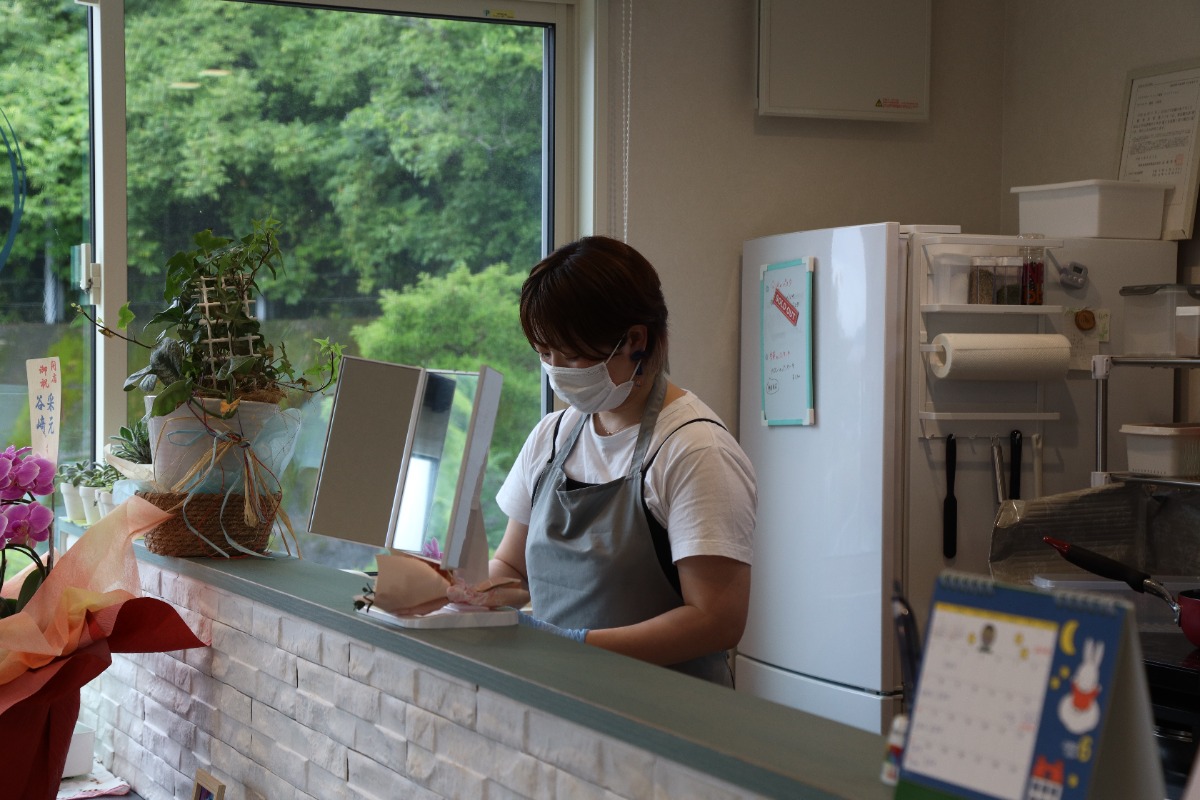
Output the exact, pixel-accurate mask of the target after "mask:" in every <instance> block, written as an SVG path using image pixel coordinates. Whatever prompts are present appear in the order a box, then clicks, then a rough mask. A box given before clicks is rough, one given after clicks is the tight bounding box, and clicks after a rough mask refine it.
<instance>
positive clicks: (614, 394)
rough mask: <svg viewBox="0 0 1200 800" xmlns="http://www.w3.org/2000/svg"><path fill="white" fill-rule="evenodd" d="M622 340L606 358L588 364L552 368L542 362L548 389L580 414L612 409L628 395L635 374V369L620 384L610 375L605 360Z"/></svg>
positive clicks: (618, 345) (607, 359) (614, 350)
mask: <svg viewBox="0 0 1200 800" xmlns="http://www.w3.org/2000/svg"><path fill="white" fill-rule="evenodd" d="M622 343H623V342H621V343H618V344H617V346H616V347H615V348H614V349H613V351H612V353H610V354H609V356H608V358H606V359H604V360H603V361H601V362H600V363H599V364H593V365H592V366H590V367H552V366H550V365H549V364H547V363H546V362H545V361H543V362H542V369H544V370H545V371H546V377H548V378H549V379H550V388H552V389H553V390H554V393H555V394H556V395H558V396H559V397H560V398H562V401H563V402H564V403H567V404H568V405H570V406H571V407H572V408H574V409H575V410H577V411H579V412H580V413H583V414H595V413H597V412H600V411H612V410H613V409H614V408H616V407H617V406H619V405H621V403H624V402H625V400H626V398H628V397H629V393H630V392H632V391H633V379H634V375H636V374H637V370H636V369H635V370H634V375H630V376H629V380H627V381H625V382H624V383H622V384H621V385H619V386H618V385H617V384H615V383H613V381H612V378H611V377H609V374H608V362H609V361H611V360H612V357H613V356H614V355H616V353H617V350H619V349H620V348H621V344H622Z"/></svg>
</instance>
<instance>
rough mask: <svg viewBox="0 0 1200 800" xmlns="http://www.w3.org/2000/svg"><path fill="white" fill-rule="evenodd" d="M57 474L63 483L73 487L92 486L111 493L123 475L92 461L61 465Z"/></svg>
mask: <svg viewBox="0 0 1200 800" xmlns="http://www.w3.org/2000/svg"><path fill="white" fill-rule="evenodd" d="M57 474H58V477H59V479H60V482H62V483H69V484H71V485H72V486H91V487H95V488H97V489H108V490H109V491H112V487H113V484H114V483H116V482H117V481H119V480H121V473H120V472H118V471H117V470H116V468H115V467H112V466H110V465H108V464H99V463H97V462H95V461H90V460H84V461H75V462H72V463H68V464H60V465H59V467H58V473H57Z"/></svg>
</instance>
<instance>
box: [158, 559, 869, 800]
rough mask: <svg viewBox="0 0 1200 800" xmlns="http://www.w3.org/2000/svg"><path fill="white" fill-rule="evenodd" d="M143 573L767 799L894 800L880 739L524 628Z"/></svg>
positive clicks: (314, 585) (270, 573) (252, 567)
mask: <svg viewBox="0 0 1200 800" xmlns="http://www.w3.org/2000/svg"><path fill="white" fill-rule="evenodd" d="M136 549H137V554H138V558H139V559H141V560H142V561H144V562H146V563H148V564H154V565H156V566H158V567H161V568H163V569H166V570H169V571H174V572H177V573H179V574H182V575H185V576H187V577H189V578H193V579H196V580H200V581H203V582H205V583H208V584H211V585H213V586H215V587H217V588H219V589H223V590H225V591H229V592H233V593H236V594H240V595H244V596H245V597H247V598H250V599H252V600H255V601H257V602H260V603H263V604H265V605H268V606H271V607H273V608H277V609H279V610H281V611H285V612H288V613H290V614H294V615H296V616H300V617H303V618H304V619H307V620H310V621H312V622H314V623H315V624H318V625H321V626H324V627H328V628H331V629H334V630H337V631H339V632H340V633H343V634H345V635H347V636H350V637H353V638H356V639H359V640H361V641H363V642H366V643H368V644H371V645H373V646H375V647H379V648H382V649H386V650H389V651H391V652H394V653H396V654H397V655H399V656H401V657H403V658H406V659H410V660H412V661H416V662H418V663H421V664H424V665H426V666H428V667H430V668H432V669H436V670H440V671H442V672H445V673H447V674H449V675H452V676H454V677H456V678H459V679H461V680H465V681H469V682H471V683H475V684H477V685H479V686H480V687H483V688H485V689H488V690H490V691H493V692H496V693H498V694H501V695H504V696H507V697H509V698H512V699H513V700H515V701H518V702H521V703H524V704H526V705H529V706H530V707H532V708H535V709H538V710H540V711H543V712H546V713H549V714H553V715H555V716H558V717H560V718H562V719H565V720H568V721H570V722H573V723H575V724H578V725H582V726H585V727H587V728H590V729H592V730H595V731H597V732H599V733H602V734H605V735H607V736H611V737H613V738H615V739H618V740H620V741H622V742H625V743H627V744H629V745H632V746H634V747H638V748H642V749H644V750H647V751H649V752H651V753H654V754H656V755H658V756H661V757H663V758H667V759H669V760H672V761H675V762H677V763H679V764H682V765H684V766H686V767H689V768H691V769H694V770H697V771H699V772H703V773H705V774H708V775H712V776H714V777H716V778H718V779H720V780H723V781H727V782H729V783H731V784H734V785H736V786H739V787H742V788H745V789H747V790H749V791H752V792H756V793H758V794H761V795H765V796H768V797H780V798H784V797H786V798H797V799H801V798H814V799H815V798H854V799H855V800H873V798H879V800H884V798H890V797H891V796H892V790H891V789H890V788H889V787H886V786H884V785H882V784H881V783H880V781H879V770H880V764H881V762H882V758H883V754H884V750H885V746H886V744H885V739H884V737H882V736H876V735H874V734H870V733H867V732H865V731H861V730H858V729H856V728H851V727H848V726H845V725H841V724H839V723H836V722H831V721H829V720H825V719H822V718H820V717H815V716H812V715H809V714H805V713H803V712H800V711H796V710H795V709H791V708H786V707H784V706H780V705H777V704H775V703H770V702H767V701H765V700H762V699H759V698H757V697H752V696H750V695H747V694H744V693H739V692H735V691H732V690H729V689H725V688H723V687H719V686H715V685H711V684H708V683H705V682H704V681H700V680H697V679H694V678H690V677H687V676H683V675H680V674H678V673H675V672H672V671H670V670H667V669H663V668H660V667H655V666H653V665H650V664H645V663H642V662H640V661H636V660H634V659H631V658H626V657H624V656H619V655H616V654H614V653H609V652H607V651H604V650H600V649H598V648H595V647H588V646H587V645H581V644H577V643H575V642H571V641H568V640H566V639H563V638H560V637H557V636H553V635H550V634H547V633H542V632H540V631H535V630H531V629H528V628H525V627H519V626H512V627H503V628H460V629H445V630H407V629H406V630H400V629H397V628H395V627H392V626H389V625H387V624H385V623H381V622H376V621H372V620H371V619H369V618H367V617H364V616H363V615H361V614H359V613H357V612H355V611H354V607H353V597H354V595H356V594H358V593H360V592H361V590H362V588H363V578H362V577H361V576H358V575H354V574H351V573H347V572H342V571H340V570H336V569H333V568H331V567H326V566H322V565H320V564H315V563H312V562H309V561H304V560H299V559H294V558H286V557H281V558H273V559H256V558H247V559H237V560H225V559H181V558H173V557H169V556H159V555H155V554H152V553H150V552H148V551H147V550H146V549H145V548H144V547H142V546H141V545H139V546H138V547H137V548H136Z"/></svg>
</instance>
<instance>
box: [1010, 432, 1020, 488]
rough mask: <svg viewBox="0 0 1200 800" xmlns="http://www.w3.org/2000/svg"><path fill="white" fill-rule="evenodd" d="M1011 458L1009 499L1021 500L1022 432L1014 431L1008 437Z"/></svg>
mask: <svg viewBox="0 0 1200 800" xmlns="http://www.w3.org/2000/svg"><path fill="white" fill-rule="evenodd" d="M1008 441H1009V450H1010V452H1009V458H1010V459H1011V460H1010V462H1009V465H1008V499H1009V500H1020V499H1021V432H1020V431H1013V432H1012V433H1010V434H1009V435H1008Z"/></svg>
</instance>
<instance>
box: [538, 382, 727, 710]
mask: <svg viewBox="0 0 1200 800" xmlns="http://www.w3.org/2000/svg"><path fill="white" fill-rule="evenodd" d="M666 391H667V381H666V379H665V377H663V376H662V375H661V374H660V375H659V376H658V378H657V379H656V380H655V383H654V388H653V389H652V390H651V392H650V398H649V399H648V401H647V403H646V410H645V411H644V412H643V414H642V421H641V427H640V428H639V430H638V438H637V444H636V446H635V447H634V452H633V459H632V461H631V462H630V465H629V472H628V473H627V474H626V475H625V476H624V477H622V478H618V479H616V480H613V481H609V482H608V483H602V484H585V483H581V482H579V481H576V480H573V479H571V478H569V477H567V474H566V472H565V471H564V470H563V464H565V463H566V460H567V456H569V455H570V454H571V450H572V449H573V448H574V447H575V442H576V441H577V440H578V439H579V434H580V433H581V432H582V431H583V426H584V425H588V424H591V422H592V419H591V416H590V415H587V416H584V417H583V418H582V419H581V420H580V421H579V424H578V425H576V426H575V428H574V430H572V431H571V433H570V435H569V436H568V437H567V440H566V442H565V443H564V444H563V447H562V448H561V450H558V451H557V452H554V453H553V454H552V457H551V459H550V461H549V462H548V463H547V464H546V466H545V467H544V468H543V470H542V473H541V474H540V475H539V476H538V479H537V482H536V483H535V484H534V490H533V508H532V511H531V513H530V518H529V536H528V538H527V540H526V544H525V565H526V570H527V573H526V574H528V575H529V594H530V598H531V600H532V603H533V613H534V616H536V617H538V618H539V619H543V620H545V621H546V622H549V623H551V624H553V625H557V626H559V627H560V628H587V629H593V628H618V627H622V626H625V625H633V624H635V623H638V622H642V621H644V620H647V619H650V618H651V617H656V616H658V615H660V614H663V613H666V612H667V611H670V610H671V609H673V608H678V607H679V606H681V605H683V598H681V597H680V596H679V593H678V592H676V591H675V589H674V587H672V586H671V583H670V581H668V579H667V577H666V575H664V574H663V568H662V566H661V565H660V564H659V561H658V557H657V555H656V553H655V550H654V543H653V539H652V537H651V532H650V525H649V523H648V522H647V521H646V516H645V514H646V512H645V511H644V510H643V505H642V487H643V483H642V480H643V475H642V469H643V467H642V465H643V463H644V462H645V459H646V453H647V451H648V450H649V448H650V440H651V439H652V438H653V435H654V426H655V423H656V422H657V421H658V413H659V411H660V410H661V409H662V403H663V397H664V396H665V395H666ZM555 438H557V437H555ZM671 669H675V670H678V671H680V672H685V673H687V674H689V675H694V676H696V677H698V678H704V679H705V680H710V681H713V682H715V683H720V684H723V685H726V686H729V685H732V681H731V678H730V674H729V667H728V663H727V661H726V654H725V653H724V652H718V653H711V654H709V655H706V656H701V657H699V658H695V659H692V660H691V661H686V662H684V663H681V664H672V665H671Z"/></svg>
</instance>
